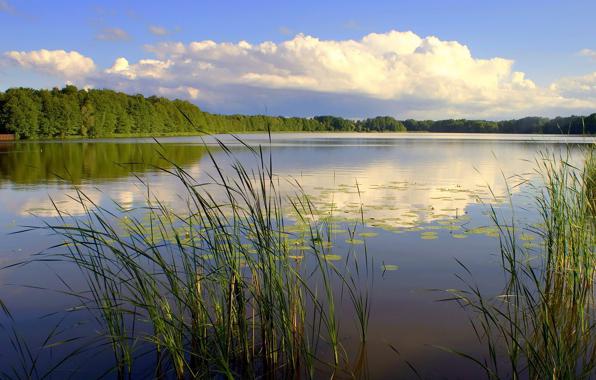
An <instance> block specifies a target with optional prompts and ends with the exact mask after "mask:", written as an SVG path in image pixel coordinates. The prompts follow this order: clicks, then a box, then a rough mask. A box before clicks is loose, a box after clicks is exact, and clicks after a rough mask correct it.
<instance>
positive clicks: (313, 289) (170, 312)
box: [28, 143, 372, 379]
mask: <svg viewBox="0 0 596 380" xmlns="http://www.w3.org/2000/svg"><path fill="white" fill-rule="evenodd" d="M219 147H220V148H221V152H223V153H224V154H225V155H226V162H229V165H227V166H226V167H223V166H222V165H223V164H222V163H221V162H218V160H217V159H216V158H215V156H214V155H213V154H212V152H210V151H208V155H209V157H210V160H211V164H212V166H213V167H214V168H215V169H214V172H213V173H212V175H211V176H210V181H209V182H208V183H199V182H197V181H196V180H195V179H194V178H193V177H192V176H191V175H190V174H189V173H187V172H186V171H185V170H184V169H183V168H182V167H180V166H178V165H176V163H174V162H171V161H169V160H168V158H167V157H166V156H165V155H162V159H163V160H166V161H168V165H167V166H168V167H169V168H170V169H162V170H165V171H166V172H168V173H169V174H170V175H171V176H172V179H173V180H176V181H178V182H179V183H181V184H182V185H183V188H184V192H183V193H182V194H179V197H180V198H181V199H183V201H184V204H185V207H184V209H183V210H176V211H174V210H172V209H171V208H170V207H169V205H167V204H165V203H164V202H163V201H161V200H160V199H159V198H158V197H156V196H154V195H152V194H153V193H152V191H151V187H150V185H149V184H144V186H145V190H146V194H147V195H146V206H143V207H141V208H137V209H125V208H124V207H122V206H120V205H118V204H116V206H117V207H116V208H115V209H116V211H114V208H113V207H111V208H109V209H108V208H106V207H103V206H101V205H98V204H94V203H93V201H92V199H90V198H89V197H87V196H86V195H85V193H84V192H83V191H80V190H77V192H76V196H75V197H74V198H75V199H76V201H77V202H78V203H79V204H80V205H81V206H82V207H84V209H85V215H84V216H83V217H80V216H77V217H71V216H69V215H67V214H65V213H63V212H62V211H61V210H60V208H59V207H58V206H57V205H55V208H56V211H57V213H58V214H59V217H60V219H59V221H58V222H52V223H50V222H44V224H43V226H41V227H31V228H34V229H39V228H41V229H44V230H49V231H51V232H53V233H55V234H57V235H58V236H59V237H60V238H61V240H63V241H64V243H63V244H60V245H58V246H55V247H52V250H51V252H53V253H51V255H53V259H58V260H64V261H67V262H70V263H74V264H76V266H77V267H78V268H79V269H80V271H81V273H82V274H83V276H84V277H85V279H86V284H87V286H86V289H82V290H81V291H79V292H69V294H71V295H73V293H74V296H75V297H76V298H77V302H78V304H79V305H78V306H77V307H76V308H73V310H75V311H73V312H80V311H81V310H85V311H86V312H88V313H91V314H92V315H93V316H94V317H95V318H96V320H97V322H98V324H99V325H100V326H101V329H100V331H101V334H100V339H102V340H103V341H104V342H106V344H107V345H108V346H109V347H110V351H111V352H112V354H113V363H114V365H113V368H112V369H111V371H113V372H114V374H115V375H116V377H117V378H120V379H124V378H128V377H130V376H132V375H133V374H135V373H138V371H139V370H145V369H139V366H141V365H142V364H139V363H146V362H147V360H146V358H147V356H148V355H150V356H153V357H154V360H151V362H152V363H153V364H152V365H153V368H152V371H153V376H155V377H156V378H171V377H175V378H178V379H184V378H213V377H224V378H237V377H242V378H256V377H259V378H298V377H307V378H312V377H315V376H316V375H317V373H321V372H320V371H324V373H326V374H330V373H331V374H334V373H335V374H344V375H345V374H348V375H350V376H353V375H354V373H357V372H358V371H359V369H358V368H352V367H351V365H352V364H353V363H354V362H359V361H360V360H352V359H351V358H350V357H349V355H348V354H347V349H346V348H345V347H344V345H343V344H342V339H343V337H344V336H345V335H347V334H346V333H345V332H344V331H347V329H350V328H351V329H354V328H356V330H357V331H358V332H359V333H360V339H361V341H362V342H365V341H366V331H367V324H368V318H369V314H370V300H369V295H368V289H367V288H366V286H364V287H363V286H362V285H363V281H362V278H364V279H368V278H370V277H369V276H370V275H371V273H372V271H371V269H370V266H369V264H368V256H367V255H365V256H364V257H358V256H357V255H355V254H354V252H348V253H347V255H346V256H345V260H343V263H344V265H334V264H333V263H331V262H330V261H329V260H328V259H327V256H328V255H330V254H331V250H332V249H333V248H331V244H329V242H330V241H331V240H332V237H331V236H330V231H331V228H330V226H329V225H328V223H327V222H326V220H325V219H324V218H317V217H316V215H318V213H317V212H316V210H315V206H314V205H313V203H312V202H311V201H310V200H309V198H308V196H307V195H306V194H304V192H303V191H302V189H301V188H300V186H299V185H298V184H296V186H295V187H294V189H295V191H294V193H293V194H291V195H289V196H284V195H282V194H281V193H280V191H279V190H278V189H279V186H280V181H281V179H280V178H277V177H276V176H275V174H274V172H273V168H272V166H273V163H272V160H271V157H270V156H269V157H267V156H266V155H265V154H264V153H263V151H262V149H260V148H259V149H256V148H253V147H248V146H246V148H248V149H249V150H250V151H251V152H252V154H253V156H254V158H255V159H256V161H257V162H258V167H257V168H256V169H252V170H248V169H247V168H246V167H245V165H243V163H241V162H240V161H239V160H238V159H236V158H235V156H234V154H233V152H232V150H231V149H230V148H228V147H227V146H225V145H224V144H221V143H220V146H219ZM139 180H141V179H140V178H139ZM288 207H291V209H292V210H293V214H294V215H296V219H297V221H296V222H295V223H294V224H293V226H292V227H293V228H292V229H290V228H288V224H289V223H290V222H289V220H290V219H289V218H288V215H287V213H288V211H287V210H288ZM297 225H298V226H301V232H299V233H296V232H295V231H296V226H297ZM28 229H29V228H28ZM290 230H291V231H292V232H290ZM296 238H300V240H301V243H300V245H299V246H296V245H294V244H292V243H291V241H292V239H296ZM48 254H49V253H48ZM334 256H335V255H334ZM44 259H47V257H44ZM363 261H364V262H365V263H363ZM364 282H365V283H368V282H366V281H364ZM344 299H347V302H343V300H344ZM346 304H347V305H348V306H349V307H350V308H351V310H353V313H354V316H355V318H354V323H355V325H353V326H347V327H346V326H345V325H340V322H339V317H338V307H339V306H340V305H341V306H342V307H344V308H345V307H346ZM342 321H345V318H342ZM140 358H143V359H142V360H141V359H140Z"/></svg>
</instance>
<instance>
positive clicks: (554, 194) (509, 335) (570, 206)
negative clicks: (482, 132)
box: [454, 150, 596, 379]
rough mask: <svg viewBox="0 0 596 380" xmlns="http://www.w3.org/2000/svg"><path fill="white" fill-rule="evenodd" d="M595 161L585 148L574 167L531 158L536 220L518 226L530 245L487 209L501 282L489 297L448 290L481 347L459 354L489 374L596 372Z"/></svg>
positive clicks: (585, 375) (522, 375)
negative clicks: (467, 314) (480, 352)
mask: <svg viewBox="0 0 596 380" xmlns="http://www.w3.org/2000/svg"><path fill="white" fill-rule="evenodd" d="M595 163H596V162H595V160H594V158H593V155H592V151H591V150H590V151H587V152H586V157H585V164H584V165H583V167H577V166H573V165H572V164H571V162H570V160H569V159H568V157H567V158H565V157H563V158H561V157H560V156H555V155H543V156H542V157H541V158H540V159H539V160H538V167H539V169H538V172H539V173H540V174H541V176H542V179H543V181H542V184H541V185H539V186H537V188H536V193H537V195H536V201H537V202H536V204H537V209H538V211H539V213H540V216H541V219H542V220H541V223H540V224H538V225H536V226H533V227H528V228H527V229H525V230H524V232H523V233H532V234H535V235H537V236H538V238H539V239H538V241H539V244H538V246H537V247H532V248H530V249H526V248H527V247H524V244H523V242H522V241H520V240H523V238H522V239H520V233H521V231H520V228H519V227H518V226H516V223H515V216H512V217H511V220H510V221H509V222H508V221H507V220H504V219H503V218H502V217H501V216H499V215H498V214H497V212H496V210H495V209H492V217H493V220H494V222H495V223H496V225H497V226H498V227H499V230H500V252H501V259H502V266H503V269H504V271H505V275H506V278H507V282H506V283H507V285H506V287H505V289H504V290H503V292H502V294H499V295H498V296H497V297H494V298H489V297H486V296H485V295H484V294H482V293H481V291H480V289H479V288H478V287H477V286H475V285H472V283H471V282H469V281H466V282H467V285H468V289H467V290H465V291H457V292H454V293H455V299H456V300H457V301H459V302H460V303H461V305H462V306H463V307H465V308H471V309H472V310H473V311H474V312H475V314H476V317H475V318H473V319H472V324H473V327H474V331H475V333H476V335H477V337H478V339H479V340H480V341H481V342H483V343H484V344H485V345H486V348H487V352H488V354H487V355H485V356H484V357H482V358H477V357H473V356H470V355H467V354H462V355H464V356H466V357H467V358H469V359H472V360H474V361H475V362H476V363H478V364H479V365H481V366H482V367H483V368H484V370H485V371H486V375H487V377H489V378H530V379H547V378H551V379H572V378H573V379H575V378H592V377H594V376H595V375H596V372H595V369H596V310H595V308H594V307H595V304H594V290H595V287H594V275H595V270H596V256H595V252H594V248H595V247H596V229H595V227H596V225H595V223H594V215H595V214H594V179H595V177H594V173H595V172H596V167H595ZM514 211H515V210H514ZM466 270H467V269H466ZM468 274H470V275H471V273H468Z"/></svg>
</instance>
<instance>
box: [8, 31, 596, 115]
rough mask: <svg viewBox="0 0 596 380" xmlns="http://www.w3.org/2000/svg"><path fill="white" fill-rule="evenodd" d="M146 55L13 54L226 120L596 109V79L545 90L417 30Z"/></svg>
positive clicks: (27, 62)
mask: <svg viewBox="0 0 596 380" xmlns="http://www.w3.org/2000/svg"><path fill="white" fill-rule="evenodd" d="M145 50H146V51H147V53H148V55H150V57H148V58H145V59H141V60H138V61H136V62H129V61H128V60H127V58H126V57H120V58H118V59H116V60H115V62H114V63H113V65H112V66H110V67H107V68H104V69H98V68H96V67H95V65H94V63H93V60H92V59H91V58H89V57H84V56H82V55H81V54H80V53H78V52H68V53H67V52H65V51H47V50H39V51H31V52H7V53H5V56H6V57H8V58H9V59H10V60H11V62H12V63H13V64H16V65H19V66H22V67H25V68H28V69H32V70H38V71H42V72H46V73H51V74H55V75H58V76H60V77H61V78H63V79H66V80H71V81H73V82H75V83H77V84H79V85H88V86H96V87H110V88H116V89H119V90H123V91H127V92H142V93H145V94H161V95H164V96H169V97H182V98H186V99H190V100H194V101H196V102H197V103H198V104H199V105H204V106H207V108H209V109H210V110H214V111H218V112H251V113H259V112H263V111H264V108H265V109H267V108H269V109H271V110H272V111H273V112H274V113H281V114H295V115H296V114H297V115H304V116H309V115H313V114H320V113H335V114H339V115H343V116H347V117H365V116H370V115H373V114H389V115H394V116H398V117H416V118H446V117H488V118H506V117H517V116H524V115H529V114H550V115H552V114H557V113H559V114H568V113H572V112H578V113H580V112H584V113H585V112H588V111H590V110H591V111H592V112H593V110H594V109H596V90H595V83H596V79H595V78H596V72H594V73H589V74H586V75H585V76H578V77H572V78H561V79H560V80H558V81H556V82H555V83H553V84H551V85H550V86H546V87H540V86H538V85H536V84H535V83H534V82H533V81H532V80H531V79H529V78H527V77H526V75H525V73H523V72H520V71H515V70H514V68H513V66H514V61H513V60H511V59H505V58H500V57H494V58H488V59H487V58H478V57H475V56H474V55H473V54H472V52H471V51H470V49H469V48H468V47H467V46H465V45H463V44H461V43H459V42H457V41H444V40H441V39H439V38H437V37H434V36H429V37H420V36H418V35H416V34H415V33H413V32H399V31H390V32H387V33H371V34H368V35H366V36H364V37H362V38H361V39H359V40H322V39H319V38H316V37H314V36H309V35H304V34H298V35H296V36H295V37H293V38H292V39H289V40H286V41H282V42H279V43H274V42H269V41H267V42H262V43H259V44H251V43H248V42H246V41H240V42H237V43H230V42H215V41H210V40H204V41H195V42H190V43H187V44H184V43H181V42H164V43H159V44H154V45H146V46H145ZM41 52H43V53H41ZM40 56H44V57H45V58H44V59H41V58H40ZM51 57H54V59H52V58H51Z"/></svg>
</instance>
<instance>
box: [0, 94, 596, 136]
mask: <svg viewBox="0 0 596 380" xmlns="http://www.w3.org/2000/svg"><path fill="white" fill-rule="evenodd" d="M266 130H271V131H355V132H370V131H373V132H385V131H387V132H403V131H427V132H485V133H559V134H583V133H587V134H594V133H596V113H593V114H591V115H590V116H587V117H580V116H570V117H558V118H555V119H548V118H541V117H527V118H523V119H519V120H507V121H498V122H495V121H485V120H465V119H458V120H452V119H450V120H439V121H432V120H422V121H419V120H411V119H408V120H404V121H399V120H396V119H395V118H393V117H390V116H379V117H375V118H370V119H366V120H349V119H344V118H341V117H335V116H316V117H314V118H298V117H282V116H264V115H254V116H246V115H216V114H211V113H208V112H204V111H202V110H201V109H199V107H197V106H195V105H193V104H191V103H189V102H187V101H183V100H169V99H166V98H162V97H156V96H150V97H144V96H143V95H127V94H124V93H121V92H116V91H112V90H95V89H91V90H82V89H81V90H79V89H77V88H76V87H75V86H70V85H68V86H66V87H64V88H62V89H58V88H54V89H52V90H35V89H30V88H11V89H8V90H6V92H0V133H13V134H15V135H16V137H17V138H19V139H36V138H65V137H68V136H81V137H109V136H115V135H137V134H147V135H162V134H184V133H196V132H199V131H204V132H211V133H223V132H250V131H266Z"/></svg>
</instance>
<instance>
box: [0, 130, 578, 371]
mask: <svg viewBox="0 0 596 380" xmlns="http://www.w3.org/2000/svg"><path fill="white" fill-rule="evenodd" d="M246 139H247V140H248V141H249V143H250V144H251V145H259V144H262V145H263V146H264V154H265V156H267V155H268V154H269V153H271V155H272V162H273V169H274V172H275V173H276V175H277V176H278V178H279V189H278V190H280V192H281V193H285V194H291V193H295V192H296V190H297V189H296V186H295V185H294V183H295V182H294V181H297V182H299V183H300V184H301V186H302V189H303V190H304V192H305V193H306V194H308V195H309V196H310V197H311V199H312V200H313V201H314V202H315V203H316V204H317V205H318V208H319V213H318V214H317V215H314V216H313V217H327V218H329V217H330V216H331V218H330V219H329V220H331V221H332V222H333V223H334V225H335V228H337V229H338V230H339V229H342V228H343V227H342V226H341V224H342V223H346V222H347V223H350V221H353V220H357V219H359V218H360V217H361V214H360V213H361V207H363V215H364V219H365V223H366V225H367V228H366V229H365V230H364V231H362V232H363V233H364V234H360V235H358V236H356V239H358V240H366V242H367V249H368V252H369V253H370V255H371V256H373V257H374V259H375V263H376V268H377V275H378V276H379V277H380V279H381V280H379V281H378V282H377V283H376V284H375V289H374V290H375V295H374V300H375V305H376V306H375V307H374V308H373V314H372V320H371V332H370V342H369V343H368V347H367V349H368V350H369V360H370V363H369V364H370V366H369V368H370V370H371V373H372V375H373V376H376V377H389V376H391V375H396V372H394V371H395V367H394V366H393V365H392V363H395V361H396V357H395V356H394V353H393V352H392V351H391V350H389V349H388V345H387V344H388V343H391V344H394V345H396V346H397V347H398V348H399V350H400V351H401V352H402V353H403V354H404V355H406V356H407V357H408V359H409V360H411V361H416V360H418V362H419V363H420V362H422V363H425V362H426V364H424V366H425V368H426V372H427V373H430V374H431V375H432V374H433V373H434V374H436V375H439V374H440V375H441V376H443V375H445V376H447V375H446V373H447V374H450V375H454V376H460V377H469V376H473V374H474V372H473V371H472V370H470V368H469V367H466V366H459V367H458V366H452V365H451V364H452V362H453V360H454V359H453V357H452V356H450V355H444V354H441V353H438V352H437V351H436V350H435V351H434V350H432V349H430V348H429V347H428V346H427V344H441V345H444V346H449V347H454V348H459V349H462V350H463V351H470V350H471V347H473V346H474V338H473V335H472V334H471V332H470V331H469V328H468V324H467V321H466V320H465V318H464V316H463V315H462V314H461V313H458V312H457V310H456V308H455V307H453V306H452V305H447V304H437V303H434V302H433V301H434V299H435V298H436V297H434V296H432V295H429V294H428V293H425V292H422V291H421V289H428V288H450V287H454V286H457V284H456V283H455V282H454V278H453V276H452V274H453V273H454V272H455V271H457V270H458V268H457V265H456V264H455V261H454V260H453V257H456V258H458V259H462V260H465V261H466V263H467V264H469V265H470V266H471V267H472V268H473V269H474V270H475V272H474V273H478V275H479V278H480V279H481V280H482V282H483V284H484V285H486V286H488V287H491V286H493V287H495V288H499V287H500V286H499V285H498V279H499V278H500V277H499V276H500V273H498V272H499V271H498V264H497V263H496V261H495V260H496V259H495V258H494V257H491V254H492V253H493V252H494V249H495V247H496V241H495V240H496V239H492V238H491V231H490V230H482V229H479V228H482V226H485V225H487V224H489V223H490V221H489V220H488V218H487V217H486V216H485V215H483V214H482V212H483V210H485V209H484V208H483V206H481V205H479V202H491V203H493V204H500V203H501V202H503V201H504V200H505V199H507V197H508V195H509V194H508V191H509V190H511V191H512V194H513V196H514V199H515V201H516V202H523V201H524V194H525V192H527V191H528V190H529V187H528V185H524V186H514V187H512V188H508V187H507V186H506V184H505V181H504V178H508V179H509V181H510V185H511V184H512V183H515V182H518V181H519V179H517V178H516V177H515V175H523V177H524V178H531V177H532V176H533V174H532V173H533V169H534V167H535V164H534V161H533V160H534V159H535V158H536V157H537V154H538V152H539V151H540V150H544V149H550V150H559V151H561V150H562V151H565V150H566V149H568V148H570V149H575V148H573V147H568V146H566V145H559V144H553V143H547V144H546V143H538V142H536V141H530V142H528V141H523V140H522V141H514V142H511V141H507V142H504V141H500V140H498V139H494V138H493V139H485V140H465V139H461V138H460V139H453V137H452V136H449V137H448V138H447V139H445V140H443V139H436V138H429V137H426V136H425V137H424V138H418V139H416V140H411V139H410V138H408V139H400V138H391V137H390V136H389V137H386V138H378V137H376V138H371V137H364V138H362V137H360V136H358V137H357V138H354V137H351V136H350V135H341V136H339V137H338V136H333V135H326V136H322V137H321V136H319V137H312V135H306V136H304V135H302V136H288V135H283V136H277V137H274V139H273V141H272V143H271V145H269V142H268V139H267V137H264V136H259V135H250V136H246ZM228 141H229V142H232V143H233V140H228ZM133 142H136V141H131V142H127V141H120V142H99V143H93V142H70V143H63V144H62V143H14V144H0V208H1V209H2V210H3V212H2V213H0V229H1V232H2V233H3V244H2V247H1V248H0V265H5V264H10V263H12V262H14V261H15V260H17V259H22V258H23V256H25V255H27V254H31V253H35V252H37V251H39V250H40V249H42V248H44V247H47V245H48V239H49V238H48V237H47V236H30V237H29V238H28V239H23V238H22V236H21V235H10V236H9V235H6V233H7V232H9V231H14V230H15V229H16V228H17V227H16V226H18V225H24V224H29V223H32V216H31V215H32V214H35V215H36V216H37V217H41V218H42V219H43V218H51V217H55V216H56V215H57V214H56V212H55V209H54V204H55V205H56V206H58V208H59V209H60V210H62V211H64V212H67V213H69V214H71V215H80V214H82V213H83V211H84V210H83V209H82V208H81V207H80V203H79V202H77V201H76V200H75V199H72V198H70V196H73V195H74V194H73V186H77V187H78V188H80V189H81V190H83V191H84V192H85V194H86V195H87V196H88V197H89V199H90V200H91V201H92V202H93V203H95V204H97V205H101V206H102V207H105V208H111V207H115V204H116V203H117V204H118V205H120V206H122V207H123V208H133V207H136V206H141V205H143V203H144V201H145V200H146V197H147V188H146V187H145V186H144V184H143V182H145V183H147V184H149V192H150V193H151V194H152V195H154V196H156V197H158V198H159V199H160V200H162V201H163V202H165V203H167V204H168V206H169V207H172V208H174V209H184V207H185V204H184V194H185V190H184V187H183V186H182V185H181V184H180V183H178V182H177V180H175V179H172V177H171V176H170V175H168V174H167V173H165V172H162V171H159V170H157V169H156V168H157V167H161V168H171V165H170V164H169V163H168V162H167V161H166V160H164V159H163V157H162V156H161V155H160V153H159V152H162V153H163V155H164V156H166V157H168V158H169V159H171V160H172V161H174V162H176V163H177V164H178V165H180V166H181V167H183V168H184V170H186V171H187V172H188V173H189V174H191V175H192V176H193V177H195V178H196V179H197V181H198V182H199V183H202V182H206V181H208V180H209V176H210V175H214V174H215V169H214V167H213V165H212V163H211V160H210V157H209V155H207V154H206V148H205V147H203V146H202V145H200V140H198V139H196V138H189V139H180V138H176V139H172V140H168V139H164V141H162V145H161V146H160V145H158V144H155V143H153V142H151V141H150V140H146V141H145V142H144V143H141V144H136V143H133ZM209 149H210V150H211V152H212V154H213V157H214V158H215V160H217V161H218V162H220V163H221V164H222V167H223V168H224V169H225V170H229V169H230V168H229V166H228V164H230V163H231V160H232V158H230V156H229V155H228V154H227V153H226V152H224V151H222V150H221V149H218V147H217V146H216V145H210V147H209ZM232 152H233V154H234V156H235V158H236V159H238V160H239V161H240V162H242V163H244V164H245V165H247V167H248V170H250V169H251V167H255V166H257V165H258V161H257V160H256V159H255V157H254V156H253V155H252V154H251V153H250V152H248V150H247V149H245V148H242V147H241V146H239V144H235V147H233V149H232ZM575 152H576V153H577V152H578V150H577V149H575ZM577 157H579V155H577ZM117 163H119V165H118V164H117ZM139 163H144V164H142V165H141V164H139ZM226 168H227V169H226ZM133 173H134V174H136V175H137V176H139V178H135V176H134V175H133ZM142 181H143V182H142ZM487 186H490V188H491V189H492V192H493V194H490V193H489V192H488V190H487ZM214 196H215V197H217V194H214ZM50 198H51V199H52V200H53V202H54V204H53V203H52V201H50ZM526 217H527V218H528V219H529V220H530V221H531V215H527V216H526ZM395 233H400V235H396V234H395ZM365 234H367V235H365ZM338 235H340V234H338ZM449 237H453V239H450V238H449ZM464 237H465V238H466V239H465V240H462V238H464ZM337 238H338V242H337V244H338V246H337V248H338V249H337V250H336V251H335V252H334V253H337V254H338V257H341V256H340V255H341V254H342V249H363V246H362V245H352V246H349V247H348V245H347V244H346V242H345V240H347V236H337ZM386 268H390V269H391V270H388V271H387V270H385V269H386ZM0 274H1V275H2V276H7V277H2V278H0V281H1V282H3V283H7V282H17V283H29V282H28V281H30V283H32V284H36V285H40V283H43V284H46V283H47V282H50V281H51V280H50V279H49V277H51V276H52V274H51V273H50V272H47V273H46V272H38V271H31V272H30V273H28V274H27V272H26V271H20V272H19V273H18V274H13V273H8V272H6V273H1V272H0ZM15 279H18V280H15ZM13 291H14V288H11V289H10V290H9V289H8V288H5V287H2V288H0V298H3V299H6V300H7V301H9V304H11V305H13V307H15V308H16V311H18V310H19V308H22V309H27V310H30V311H31V310H33V311H35V312H36V313H37V315H42V314H44V313H47V312H53V311H55V310H54V308H55V305H56V304H58V297H57V296H56V297H55V298H48V296H47V295H43V296H41V295H36V294H34V293H33V292H32V291H23V290H20V291H19V292H18V293H17V292H14V293H13ZM23 300H26V301H23ZM31 312H32V311H31ZM371 350H372V351H371ZM371 352H373V353H374V355H370V353H371ZM363 355H365V352H363ZM419 363H417V364H419ZM451 367H458V368H452V369H450V370H448V371H446V372H445V373H441V372H433V371H435V370H436V369H438V368H441V369H444V368H451ZM429 371H430V372H429ZM399 373H400V374H402V375H403V376H407V375H408V374H409V372H408V371H407V368H406V369H404V372H403V373H402V372H399ZM410 375H411V374H410Z"/></svg>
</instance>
